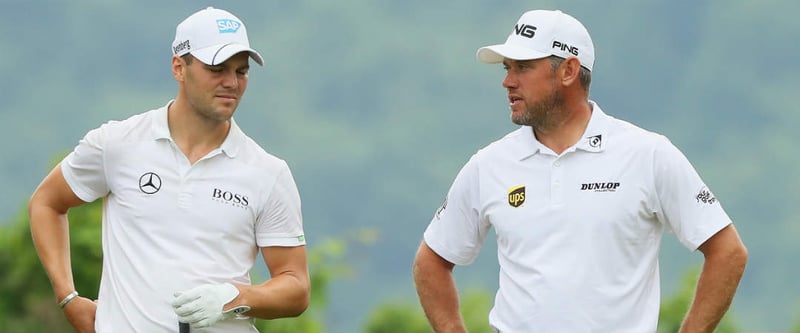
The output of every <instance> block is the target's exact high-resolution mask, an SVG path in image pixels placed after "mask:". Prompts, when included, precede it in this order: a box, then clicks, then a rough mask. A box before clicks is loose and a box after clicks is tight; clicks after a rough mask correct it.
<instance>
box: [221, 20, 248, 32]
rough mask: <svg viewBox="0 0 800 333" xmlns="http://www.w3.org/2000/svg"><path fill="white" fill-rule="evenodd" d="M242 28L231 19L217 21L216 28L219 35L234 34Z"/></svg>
mask: <svg viewBox="0 0 800 333" xmlns="http://www.w3.org/2000/svg"><path fill="white" fill-rule="evenodd" d="M241 26H242V24H241V23H239V22H238V21H236V20H231V19H219V20H217V28H219V33H221V34H224V33H236V31H237V30H239V28H240V27H241Z"/></svg>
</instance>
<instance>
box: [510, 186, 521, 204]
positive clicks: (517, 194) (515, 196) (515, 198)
mask: <svg viewBox="0 0 800 333" xmlns="http://www.w3.org/2000/svg"><path fill="white" fill-rule="evenodd" d="M524 203H525V185H519V186H514V187H512V188H511V189H509V190H508V204H509V205H511V207H519V206H522V204H524Z"/></svg>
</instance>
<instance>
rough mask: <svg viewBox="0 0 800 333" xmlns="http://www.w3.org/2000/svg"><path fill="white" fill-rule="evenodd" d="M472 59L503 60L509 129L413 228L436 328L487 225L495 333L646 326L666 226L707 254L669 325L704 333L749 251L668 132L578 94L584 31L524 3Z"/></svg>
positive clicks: (585, 78) (587, 45)
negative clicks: (493, 251) (689, 295)
mask: <svg viewBox="0 0 800 333" xmlns="http://www.w3.org/2000/svg"><path fill="white" fill-rule="evenodd" d="M477 57H478V59H479V60H480V61H482V62H485V63H502V64H503V66H504V67H505V69H506V71H507V74H506V76H505V79H504V80H503V82H502V85H503V87H504V88H505V89H506V91H507V94H508V103H509V104H508V105H509V109H510V110H511V121H512V122H514V123H515V124H518V125H520V127H519V129H517V130H514V131H513V132H511V133H509V134H508V135H506V136H505V137H503V138H502V139H500V140H497V141H495V142H493V143H491V144H490V145H488V146H486V147H485V148H483V149H481V150H480V151H478V152H477V153H476V154H475V155H473V156H472V158H471V159H470V160H469V161H468V162H467V163H466V165H465V166H464V167H463V168H462V169H461V171H460V172H459V173H458V175H457V176H456V178H455V180H454V182H453V184H452V186H451V188H450V190H449V192H448V193H447V197H446V200H445V202H444V204H442V206H441V207H440V208H439V209H438V210H437V211H436V213H435V215H434V217H433V219H432V221H431V222H430V224H429V225H428V228H427V229H426V230H425V233H424V240H423V242H422V244H421V245H420V248H419V251H418V253H417V257H416V259H415V262H414V280H415V283H416V288H417V292H418V295H419V298H420V301H421V303H422V306H423V308H424V310H425V314H426V315H427V317H428V319H429V321H430V323H431V325H432V326H433V328H434V330H435V331H436V332H447V333H456V332H465V327H464V324H463V320H462V318H461V316H460V315H459V305H458V296H457V289H456V286H455V284H454V282H453V277H452V270H453V268H454V266H455V265H467V264H469V263H471V262H472V261H473V260H474V259H475V257H476V256H477V255H478V252H479V250H480V248H481V245H482V244H483V242H484V239H485V238H486V236H487V235H488V233H489V230H490V228H493V229H494V231H495V233H496V237H497V251H498V253H497V257H498V262H499V265H500V274H499V288H498V290H497V294H496V297H495V302H494V306H493V308H492V310H491V312H490V314H489V323H490V324H491V326H492V327H493V328H494V329H495V330H497V331H499V332H503V333H509V332H526V333H530V332H547V333H579V332H604V333H605V332H614V333H626V332H629V333H642V332H655V331H656V327H657V322H658V313H659V303H660V300H659V296H660V290H659V269H658V253H659V248H660V244H661V237H662V234H663V233H664V231H665V230H669V231H671V232H672V233H674V234H675V236H676V237H677V238H678V239H679V240H680V241H681V242H682V243H683V245H685V246H686V247H687V248H688V249H690V250H692V251H694V250H699V251H700V252H702V253H703V255H704V256H705V265H704V266H703V270H702V273H701V275H700V280H699V284H698V287H697V291H696V294H695V297H694V302H693V303H692V305H691V309H690V310H689V312H688V314H687V315H686V318H685V321H684V323H683V327H682V328H681V332H686V333H695V332H712V331H713V330H714V328H715V327H716V326H717V324H718V323H719V321H720V319H721V318H722V316H723V315H724V314H725V312H726V310H727V309H728V307H729V305H730V303H731V300H732V298H733V296H734V293H735V290H736V288H737V286H738V283H739V280H740V278H741V276H742V273H743V271H744V267H745V263H746V261H747V250H746V248H745V247H744V245H743V244H742V241H741V240H740V239H739V235H738V234H737V232H736V229H735V228H734V226H733V224H732V223H731V219H730V218H729V217H728V215H727V214H726V213H725V211H724V210H723V208H722V206H721V205H720V202H719V200H717V199H716V198H715V197H714V195H713V194H712V192H711V191H710V190H709V189H708V187H707V186H706V185H705V183H704V182H703V180H702V179H701V178H700V176H699V175H698V173H697V172H696V171H695V169H694V168H693V167H692V165H691V164H690V163H689V161H687V159H686V158H685V157H684V155H683V154H682V153H681V152H680V151H679V150H678V149H677V148H676V147H675V146H674V145H673V144H672V143H670V141H669V140H668V139H667V138H665V137H664V136H662V135H659V134H656V133H653V132H649V131H646V130H643V129H641V128H639V127H636V126H634V125H632V124H630V123H628V122H625V121H622V120H619V119H616V118H614V117H612V116H610V115H608V114H606V113H605V112H604V111H603V110H602V109H601V108H600V106H599V105H598V104H597V103H595V102H594V101H591V100H589V84H590V82H591V74H592V70H593V68H594V60H595V53H594V46H593V43H592V40H591V38H590V37H589V33H588V32H587V30H586V28H585V27H584V26H583V25H582V24H581V23H580V22H578V20H576V19H575V18H574V17H572V16H570V15H567V14H565V13H563V12H561V11H557V10H556V11H550V10H533V11H528V12H526V13H524V14H523V15H522V17H521V18H520V19H519V20H518V22H517V23H516V25H514V27H513V29H512V30H511V34H510V35H509V37H508V39H507V40H506V42H505V43H503V44H499V45H492V46H487V47H482V48H480V49H479V50H478V52H477Z"/></svg>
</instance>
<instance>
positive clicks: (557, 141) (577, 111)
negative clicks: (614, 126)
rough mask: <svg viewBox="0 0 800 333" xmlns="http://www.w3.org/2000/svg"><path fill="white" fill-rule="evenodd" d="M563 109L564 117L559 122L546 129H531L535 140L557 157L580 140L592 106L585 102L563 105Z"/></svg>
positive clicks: (590, 115)
mask: <svg viewBox="0 0 800 333" xmlns="http://www.w3.org/2000/svg"><path fill="white" fill-rule="evenodd" d="M564 108H565V110H564V113H563V114H564V117H563V118H562V119H560V120H559V121H554V122H553V123H552V124H551V126H547V127H546V128H536V127H534V128H533V134H534V135H535V136H536V139H537V140H539V142H541V143H542V144H543V145H545V146H546V147H547V148H550V149H551V150H552V151H553V152H554V153H556V154H558V155H561V153H563V152H564V151H565V150H567V149H568V148H569V147H572V146H573V145H575V143H577V142H578V141H579V140H580V139H581V136H583V133H585V132H586V127H587V126H588V125H589V119H591V117H592V106H591V105H590V104H589V102H588V101H587V100H583V101H582V102H581V103H573V104H565V105H564Z"/></svg>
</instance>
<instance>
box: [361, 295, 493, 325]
mask: <svg viewBox="0 0 800 333" xmlns="http://www.w3.org/2000/svg"><path fill="white" fill-rule="evenodd" d="M491 304H492V299H491V295H490V294H489V293H488V292H486V291H483V290H469V291H467V292H465V293H464V294H463V295H462V296H461V315H462V317H463V318H464V325H466V327H467V331H469V332H471V333H491V332H494V331H493V330H492V329H491V327H490V326H489V319H488V318H489V309H490V308H491ZM364 327H365V328H364V332H365V333H395V332H403V333H430V332H433V330H432V329H431V327H430V325H429V324H428V320H427V319H426V318H425V314H424V313H423V312H422V309H421V308H420V306H419V305H417V304H412V303H411V302H403V301H390V302H386V303H384V304H381V305H379V306H378V307H377V308H376V309H375V310H374V311H373V312H372V313H371V314H370V316H369V317H368V318H367V322H366V324H365V325H364Z"/></svg>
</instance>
